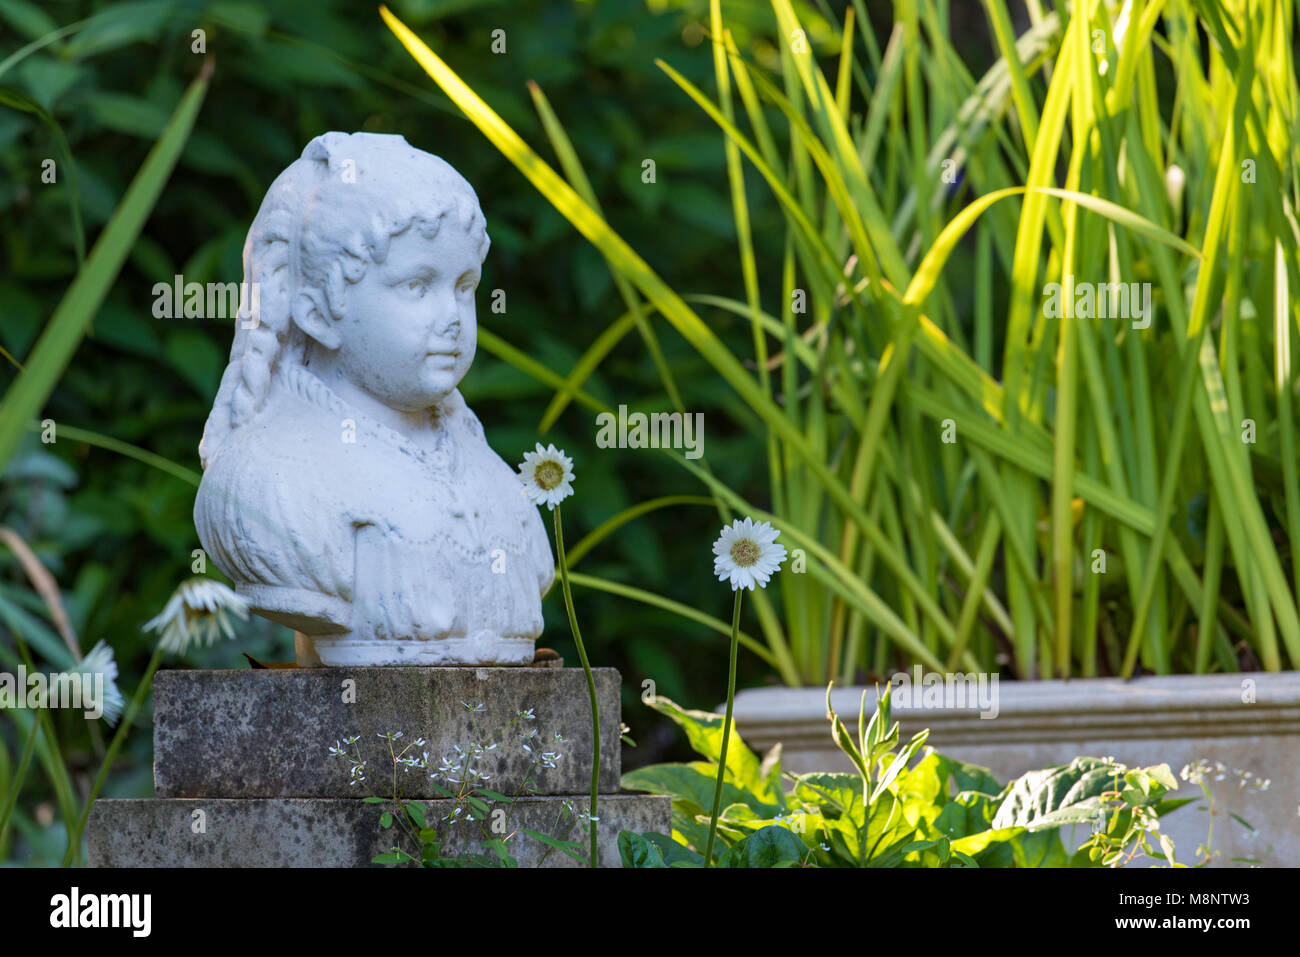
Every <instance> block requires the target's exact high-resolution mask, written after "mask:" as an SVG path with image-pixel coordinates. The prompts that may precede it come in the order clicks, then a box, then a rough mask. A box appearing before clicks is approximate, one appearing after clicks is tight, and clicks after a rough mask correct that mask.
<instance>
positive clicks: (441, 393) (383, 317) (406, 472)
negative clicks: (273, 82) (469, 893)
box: [194, 133, 554, 665]
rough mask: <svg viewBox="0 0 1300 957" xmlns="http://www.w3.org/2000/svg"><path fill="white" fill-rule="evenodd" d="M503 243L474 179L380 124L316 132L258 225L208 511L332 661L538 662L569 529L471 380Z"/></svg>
mask: <svg viewBox="0 0 1300 957" xmlns="http://www.w3.org/2000/svg"><path fill="white" fill-rule="evenodd" d="M487 249H488V237H487V232H486V228H485V223H484V219H483V214H482V212H481V211H480V209H479V204H478V199H477V197H476V196H475V195H474V190H473V189H472V188H471V187H470V185H469V183H467V182H466V181H465V180H464V179H463V178H462V177H461V176H460V174H458V173H457V172H456V171H455V170H454V169H452V168H451V166H449V165H448V164H447V163H446V162H444V161H443V160H441V159H439V158H438V157H436V156H433V155H431V154H429V153H425V152H423V151H421V150H417V149H415V148H414V147H412V146H411V145H409V144H408V143H407V142H406V140H405V139H403V138H402V137H400V136H381V135H377V134H371V133H353V134H351V135H348V134H345V133H326V134H324V135H323V136H319V137H317V138H316V139H314V140H312V141H311V143H309V144H308V145H307V148H306V149H305V150H303V154H302V156H301V158H299V159H298V160H297V161H296V162H294V163H293V164H292V165H291V166H290V167H289V168H288V169H286V170H285V171H284V172H283V173H282V174H280V176H279V177H278V178H277V179H276V180H275V182H274V183H273V184H272V185H271V188H270V190H269V191H268V192H267V194H266V198H265V199H264V200H263V202H262V207H261V209H260V210H259V211H258V214H257V218H256V219H254V221H253V225H252V228H251V229H250V230H249V233H248V240H247V242H246V244H245V246H244V273H245V276H244V279H245V282H246V283H247V284H248V293H247V294H246V295H245V296H244V301H243V304H242V305H241V309H240V316H239V321H238V324H237V328H236V332H235V342H234V346H233V348H232V349H231V352H230V364H229V365H228V366H227V367H226V371H225V374H224V375H223V376H222V379H221V388H220V391H219V392H218V393H217V398H216V401H215V403H214V404H213V407H212V414H211V416H210V417H209V418H208V422H207V428H206V429H205V431H204V434H203V441H202V443H201V445H200V446H199V454H200V456H201V458H202V461H203V468H204V474H203V483H202V485H201V486H200V488H199V493H198V498H197V500H196V501H195V505H194V521H195V524H196V525H197V527H198V532H199V538H200V540H201V541H202V543H203V546H204V548H205V549H206V550H207V553H208V555H209V557H210V558H211V559H212V560H213V561H214V562H215V563H216V565H217V567H218V568H220V569H221V570H222V571H223V572H225V573H226V574H227V575H228V576H229V577H230V578H231V579H232V580H234V582H235V583H236V589H237V591H238V593H239V594H240V595H242V596H244V597H245V598H246V599H247V600H248V601H249V603H250V606H251V607H252V609H253V610H254V611H256V612H257V613H259V614H261V615H264V616H266V617H267V618H270V619H272V620H274V621H278V622H281V623H282V624H285V625H287V626H289V627H290V628H293V629H295V630H296V631H298V632H300V633H301V634H302V635H306V636H308V637H309V638H310V639H311V643H312V644H314V645H315V651H316V653H317V654H318V655H319V656H320V660H321V662H322V663H324V664H325V665H398V664H408V665H442V664H518V663H525V662H531V661H532V660H533V642H534V640H535V639H536V638H537V636H538V635H539V634H540V633H541V631H542V606H541V599H542V596H543V595H545V594H546V592H547V590H548V589H549V588H550V586H551V583H552V579H553V576H554V559H553V557H552V554H551V550H550V544H549V542H548V540H547V537H546V530H545V528H544V526H543V524H542V521H541V518H540V516H539V515H538V513H537V509H536V508H535V507H534V506H533V505H532V504H530V503H529V502H528V500H527V499H526V498H525V496H524V494H523V492H522V486H521V484H520V481H519V477H518V475H517V474H516V473H515V472H514V471H513V470H512V469H511V468H510V466H508V465H507V464H506V463H505V462H503V461H502V460H501V458H500V457H499V456H498V455H497V454H496V453H495V452H493V451H492V449H491V448H490V447H489V446H488V444H487V441H486V440H485V439H484V436H483V427H482V426H481V425H480V424H479V421H478V418H477V417H476V416H475V415H474V413H473V412H472V411H471V410H470V409H469V407H468V406H467V405H466V404H465V400H464V399H463V398H462V397H461V394H460V392H459V391H458V390H457V388H456V386H457V385H458V384H459V383H460V380H461V378H462V377H463V376H464V375H465V372H466V371H467V370H468V369H469V367H470V363H471V362H472V361H473V359H474V349H475V343H476V338H477V328H476V321H475V315H474V290H475V287H476V286H477V285H478V281H479V272H480V266H481V264H482V262H483V259H484V256H485V255H486V254H487ZM300 643H301V639H300ZM301 658H302V655H301V647H300V662H301Z"/></svg>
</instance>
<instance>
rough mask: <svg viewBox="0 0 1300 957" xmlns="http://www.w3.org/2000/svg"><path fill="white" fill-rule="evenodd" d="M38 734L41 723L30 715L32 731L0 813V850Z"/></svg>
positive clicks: (34, 749) (25, 778)
mask: <svg viewBox="0 0 1300 957" xmlns="http://www.w3.org/2000/svg"><path fill="white" fill-rule="evenodd" d="M40 733H41V722H40V721H39V720H38V718H37V716H36V715H32V730H31V732H30V733H29V734H28V735H27V743H26V744H24V745H23V756H22V757H21V758H20V759H19V760H18V771H17V772H16V773H15V774H14V780H13V784H12V785H10V788H9V794H8V796H7V797H6V798H5V806H4V810H3V811H0V848H3V847H4V844H5V836H6V835H7V834H8V833H9V815H10V814H11V813H13V809H14V805H15V804H17V803H18V795H19V793H20V792H21V791H22V789H23V782H24V781H26V780H27V769H28V768H29V767H31V763H32V754H33V753H34V752H35V751H36V736H37V735H38V734H40Z"/></svg>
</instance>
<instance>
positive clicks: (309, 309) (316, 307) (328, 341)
mask: <svg viewBox="0 0 1300 957" xmlns="http://www.w3.org/2000/svg"><path fill="white" fill-rule="evenodd" d="M293 322H294V325H296V326H297V327H298V328H299V329H301V330H302V331H303V332H305V333H306V334H307V335H308V336H310V337H311V338H313V339H315V340H316V341H317V342H319V343H320V344H321V345H322V346H324V347H325V348H326V349H330V350H334V349H337V348H338V347H339V346H340V345H341V344H342V342H341V340H340V339H339V334H338V330H337V329H335V328H334V323H333V322H332V321H331V320H330V318H329V316H328V315H327V309H326V308H325V304H324V303H323V302H322V301H321V294H320V291H319V290H316V289H312V290H304V291H302V292H300V293H298V294H297V295H296V296H294V297H293Z"/></svg>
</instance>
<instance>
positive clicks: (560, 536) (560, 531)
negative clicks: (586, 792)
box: [555, 505, 600, 867]
mask: <svg viewBox="0 0 1300 957" xmlns="http://www.w3.org/2000/svg"><path fill="white" fill-rule="evenodd" d="M555 552H556V555H557V556H558V557H559V564H560V586H561V588H562V589H563V591H564V610H565V611H567V612H568V613H569V628H570V630H571V631H572V632H573V643H574V644H576V645H577V646H578V658H579V659H580V660H581V661H582V670H583V672H584V673H585V674H586V675H587V694H588V695H589V696H590V698H591V866H592V867H598V866H599V857H598V854H597V850H596V794H597V785H598V784H599V782H600V708H599V706H598V705H597V704H596V678H595V676H594V675H593V674H592V673H591V662H589V661H588V660H587V649H586V648H585V647H584V646H583V644H582V632H580V631H579V630H578V616H577V615H576V614H575V613H574V611H573V594H572V593H571V592H570V591H569V567H568V564H567V563H566V562H565V560H564V528H563V526H562V524H561V522H560V506H558V505H557V506H555Z"/></svg>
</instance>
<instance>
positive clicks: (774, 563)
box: [713, 518, 785, 591]
mask: <svg viewBox="0 0 1300 957" xmlns="http://www.w3.org/2000/svg"><path fill="white" fill-rule="evenodd" d="M779 534H780V532H778V531H777V530H776V529H774V528H773V527H772V526H771V525H770V524H769V523H767V522H755V521H754V520H753V519H751V518H746V519H745V520H744V521H743V522H742V521H741V520H740V519H736V520H735V521H734V522H732V523H731V524H730V525H727V526H724V527H723V529H722V533H721V534H720V535H719V536H718V540H717V541H716V542H714V543H713V555H714V559H713V573H714V574H715V575H717V576H718V580H719V581H727V580H728V579H730V581H731V590H732V591H736V590H738V589H741V588H748V589H749V590H750V591H753V589H754V586H755V585H758V586H761V587H763V588H766V587H767V583H768V580H769V579H770V578H771V577H772V573H773V572H775V571H776V570H777V569H778V568H780V567H781V563H782V562H783V561H785V546H784V545H778V544H777V542H776V539H777V536H778V535H779Z"/></svg>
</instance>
